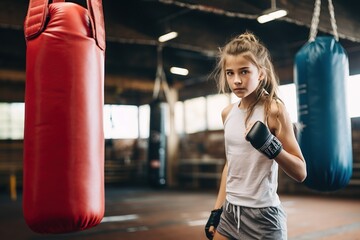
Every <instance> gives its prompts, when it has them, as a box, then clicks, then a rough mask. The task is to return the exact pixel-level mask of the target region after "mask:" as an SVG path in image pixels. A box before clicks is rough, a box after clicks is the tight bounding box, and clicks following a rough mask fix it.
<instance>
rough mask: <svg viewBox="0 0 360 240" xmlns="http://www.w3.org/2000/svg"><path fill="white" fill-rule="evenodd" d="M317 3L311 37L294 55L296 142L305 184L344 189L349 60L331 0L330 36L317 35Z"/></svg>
mask: <svg viewBox="0 0 360 240" xmlns="http://www.w3.org/2000/svg"><path fill="white" fill-rule="evenodd" d="M320 5H321V2H320V0H317V1H316V3H315V10H314V16H313V19H312V25H311V32H310V38H309V41H308V43H306V44H305V45H304V46H303V47H302V48H301V49H300V50H299V52H298V53H297V54H296V57H295V67H294V71H295V72H294V75H295V76H294V79H295V84H296V87H297V95H298V115H299V122H300V126H301V129H300V132H299V143H300V147H301V150H302V152H303V154H304V157H305V160H306V165H307V178H306V180H305V185H306V186H308V187H309V188H311V189H314V190H318V191H335V190H338V189H341V188H343V187H345V186H346V185H347V184H348V182H349V181H350V178H351V175H352V161H353V159H352V140H351V123H350V118H349V116H348V113H347V105H346V93H345V90H346V89H345V84H346V80H347V78H348V76H349V63H348V57H347V53H346V52H345V50H344V48H343V47H342V46H341V44H340V43H339V41H338V36H337V31H336V23H335V17H334V10H333V7H332V3H331V0H329V11H330V16H331V23H332V26H333V31H334V37H331V36H321V37H316V34H317V25H318V22H319V15H320Z"/></svg>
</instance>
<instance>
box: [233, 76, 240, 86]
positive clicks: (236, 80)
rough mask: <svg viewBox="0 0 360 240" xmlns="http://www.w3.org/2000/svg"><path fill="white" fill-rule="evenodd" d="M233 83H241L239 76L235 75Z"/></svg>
mask: <svg viewBox="0 0 360 240" xmlns="http://www.w3.org/2000/svg"><path fill="white" fill-rule="evenodd" d="M234 83H235V84H241V83H242V80H241V78H240V76H239V75H235V79H234Z"/></svg>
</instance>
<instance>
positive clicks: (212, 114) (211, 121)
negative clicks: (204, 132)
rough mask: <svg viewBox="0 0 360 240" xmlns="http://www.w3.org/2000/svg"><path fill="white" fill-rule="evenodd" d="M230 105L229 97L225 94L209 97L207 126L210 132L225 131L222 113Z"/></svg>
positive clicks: (207, 100)
mask: <svg viewBox="0 0 360 240" xmlns="http://www.w3.org/2000/svg"><path fill="white" fill-rule="evenodd" d="M229 103H230V101H229V97H228V96H227V95H225V94H217V95H210V96H207V98H206V104H207V125H208V129H209V130H218V129H223V122H222V119H221V112H222V110H223V109H224V108H225V107H226V106H227V105H229Z"/></svg>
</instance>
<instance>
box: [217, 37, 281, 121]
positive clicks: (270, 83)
mask: <svg viewBox="0 0 360 240" xmlns="http://www.w3.org/2000/svg"><path fill="white" fill-rule="evenodd" d="M239 54H245V55H244V57H245V58H247V59H248V60H249V61H250V62H252V63H253V64H254V65H255V66H256V67H257V68H258V70H259V71H261V72H262V73H263V74H264V79H263V80H262V81H260V82H259V85H258V87H257V88H256V90H255V92H256V101H255V102H254V103H252V104H251V105H250V106H249V107H248V109H247V110H248V111H247V116H246V119H245V124H247V122H248V120H249V119H250V117H251V115H252V114H253V112H254V108H255V106H256V105H257V104H258V103H259V102H260V101H262V100H263V101H264V106H265V120H266V121H267V119H268V117H269V112H270V107H271V103H272V102H273V101H275V102H276V103H278V100H279V101H281V100H280V98H279V97H278V94H277V88H278V85H279V79H278V77H277V75H276V74H275V71H274V66H273V64H272V62H271V57H270V53H269V51H268V49H267V48H266V47H265V46H264V45H263V44H262V43H261V42H260V41H259V39H258V38H257V37H256V36H255V35H254V34H252V33H250V32H245V33H243V34H241V35H239V36H237V37H235V38H233V39H232V40H231V41H230V42H228V43H227V44H226V45H225V46H224V47H223V48H221V49H220V51H219V56H218V62H217V66H216V68H215V71H214V75H215V79H216V80H217V86H218V90H219V93H227V92H231V90H230V87H229V85H228V84H227V81H226V74H225V63H226V58H227V56H229V55H232V56H236V55H239ZM278 109H279V108H278Z"/></svg>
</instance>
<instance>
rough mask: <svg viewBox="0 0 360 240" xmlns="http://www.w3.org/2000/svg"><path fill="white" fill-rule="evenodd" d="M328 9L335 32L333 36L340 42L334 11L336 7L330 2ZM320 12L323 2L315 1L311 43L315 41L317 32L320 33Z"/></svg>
mask: <svg viewBox="0 0 360 240" xmlns="http://www.w3.org/2000/svg"><path fill="white" fill-rule="evenodd" d="M328 3H329V4H328V8H329V13H330V22H331V27H332V30H333V35H334V37H335V40H336V41H339V35H338V32H337V26H336V20H335V11H334V5H333V4H332V0H328ZM320 10H321V0H316V1H315V6H314V13H313V16H312V19H311V27H310V35H309V42H313V41H315V38H316V35H317V32H318V26H319V19H320Z"/></svg>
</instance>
